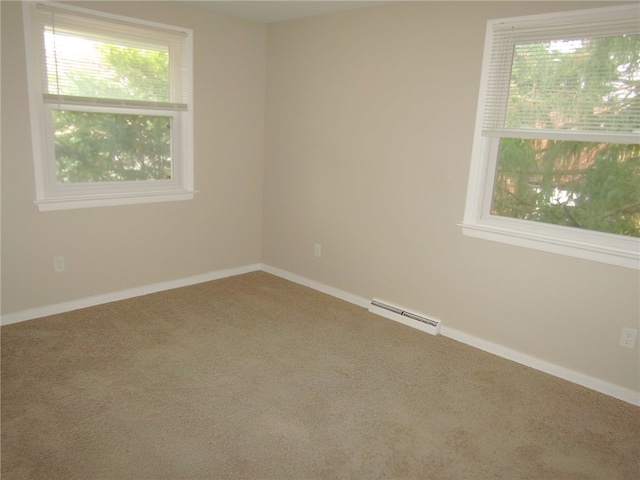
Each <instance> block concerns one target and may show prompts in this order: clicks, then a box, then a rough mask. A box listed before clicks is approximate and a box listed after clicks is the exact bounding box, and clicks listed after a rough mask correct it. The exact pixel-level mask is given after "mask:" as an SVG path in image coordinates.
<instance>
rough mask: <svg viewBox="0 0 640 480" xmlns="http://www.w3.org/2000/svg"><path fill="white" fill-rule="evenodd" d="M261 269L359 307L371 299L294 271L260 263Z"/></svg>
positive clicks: (367, 306) (364, 305)
mask: <svg viewBox="0 0 640 480" xmlns="http://www.w3.org/2000/svg"><path fill="white" fill-rule="evenodd" d="M262 270H263V271H265V272H267V273H270V274H272V275H275V276H276V277H281V278H284V279H285V280H290V281H292V282H293V283H298V284H300V285H304V286H305V287H309V288H313V289H314V290H318V291H319V292H322V293H326V294H327V295H331V296H332V297H336V298H339V299H340V300H345V301H346V302H349V303H353V304H354V305H358V306H359V307H363V308H369V303H371V300H367V299H366V298H363V297H359V296H357V295H353V294H351V293H348V292H345V291H344V290H340V289H338V288H334V287H330V286H329V285H325V284H324V283H320V282H316V281H315V280H309V279H308V278H305V277H301V276H300V275H296V274H295V273H291V272H288V271H286V270H281V269H279V268H276V267H272V266H271V265H265V264H262Z"/></svg>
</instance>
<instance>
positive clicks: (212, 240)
mask: <svg viewBox="0 0 640 480" xmlns="http://www.w3.org/2000/svg"><path fill="white" fill-rule="evenodd" d="M84 6H87V4H86V3H85V4H84ZM90 6H91V8H96V9H99V8H101V9H104V10H106V11H110V12H114V13H118V14H123V15H130V16H133V17H138V18H143V19H147V20H152V21H158V22H163V23H168V24H173V25H178V26H183V27H188V28H192V29H193V30H194V60H195V94H194V97H195V109H194V111H195V116H194V121H195V135H194V137H195V188H196V189H197V190H199V193H198V194H197V195H196V197H195V199H194V200H193V201H185V202H171V203H156V204H147V205H137V206H122V207H106V208H90V209H81V210H67V211H58V212H38V210H37V208H36V206H35V205H34V204H33V200H34V198H35V187H34V179H33V161H32V157H31V144H30V134H29V118H28V114H27V113H28V103H27V102H28V99H27V90H26V77H25V61H24V45H23V37H22V18H21V8H20V5H19V4H17V3H13V2H10V3H7V2H2V288H3V290H2V313H3V314H9V313H13V312H19V311H23V310H28V309H31V308H36V307H41V306H48V305H52V304H56V303H60V302H66V301H70V300H75V299H82V298H84V297H88V296H92V295H96V294H105V293H110V292H117V291H120V290H125V289H129V288H134V287H139V286H146V285H150V284H153V283H157V282H163V281H170V280H177V279H182V278H186V277H189V276H193V275H198V274H203V273H208V272H212V271H217V270H221V269H226V268H234V267H240V266H245V265H249V264H254V263H257V262H260V255H261V251H260V249H261V216H262V174H263V154H264V102H265V94H264V84H265V71H266V64H265V62H266V57H265V54H266V49H265V40H266V27H265V26H264V25H257V24H253V23H250V22H245V21H241V20H235V19H232V18H229V17H224V16H218V15H214V14H209V13H208V12H207V11H205V10H201V9H193V8H185V7H183V6H178V7H176V6H174V5H171V4H169V3H165V2H157V3H153V4H151V3H148V2H139V3H138V2H105V3H102V2H101V3H94V2H92V3H91V5H90ZM56 255H63V256H65V257H66V263H67V269H66V271H65V272H64V273H62V274H55V273H54V272H53V268H52V257H54V256H56Z"/></svg>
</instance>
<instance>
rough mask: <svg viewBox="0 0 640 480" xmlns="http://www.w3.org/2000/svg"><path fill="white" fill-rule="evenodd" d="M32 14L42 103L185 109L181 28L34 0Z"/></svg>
mask: <svg viewBox="0 0 640 480" xmlns="http://www.w3.org/2000/svg"><path fill="white" fill-rule="evenodd" d="M36 15H37V22H38V25H39V28H38V34H39V38H38V41H39V42H41V44H42V47H43V48H42V49H41V52H42V58H41V72H42V92H43V99H44V101H45V102H46V103H50V104H66V105H97V106H106V107H113V106H121V107H132V108H151V109H162V110H186V109H187V105H188V103H189V99H188V96H189V91H188V85H189V81H190V78H189V75H190V68H189V65H188V62H186V61H185V60H186V59H188V58H190V55H191V52H190V42H188V41H187V34H186V33H185V32H183V31H181V30H179V29H175V30H172V29H169V28H161V27H157V26H155V25H143V24H134V23H129V22H126V21H123V20H121V19H120V18H115V17H114V18H113V19H111V18H105V17H102V16H101V17H97V16H93V15H91V14H90V13H85V12H79V11H76V10H65V9H64V8H63V7H60V6H55V5H51V4H38V6H37V9H36Z"/></svg>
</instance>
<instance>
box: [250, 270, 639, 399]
mask: <svg viewBox="0 0 640 480" xmlns="http://www.w3.org/2000/svg"><path fill="white" fill-rule="evenodd" d="M262 270H264V271H265V272H267V273H271V274H273V275H276V276H278V277H282V278H284V279H286V280H290V281H292V282H294V283H299V284H301V285H304V286H307V287H311V288H313V289H314V290H318V291H320V292H323V293H326V294H328V295H331V296H333V297H337V298H339V299H341V300H346V301H347V302H350V303H353V304H355V305H358V306H360V307H363V308H369V304H370V302H371V300H370V299H366V298H362V297H358V296H356V295H352V294H350V293H348V292H345V291H343V290H339V289H337V288H334V287H330V286H328V285H324V284H322V283H318V282H316V281H314V280H309V279H308V278H305V277H301V276H300V275H296V274H294V273H291V272H287V271H285V270H281V269H279V268H275V267H272V266H270V265H264V264H263V265H262ZM440 334H441V335H442V336H444V337H448V338H451V339H452V340H456V341H458V342H461V343H464V344H466V345H469V346H471V347H474V348H477V349H479V350H483V351H485V352H488V353H491V354H493V355H497V356H498V357H502V358H505V359H507V360H511V361H513V362H516V363H519V364H521V365H525V366H527V367H531V368H533V369H535V370H539V371H541V372H544V373H548V374H549V375H553V376H554V377H558V378H561V379H563V380H567V381H569V382H572V383H577V384H578V385H582V386H583V387H586V388H589V389H591V390H595V391H596V392H600V393H604V394H605V395H609V396H610V397H614V398H617V399H618V400H623V401H625V402H628V403H631V404H632V405H636V406H639V407H640V392H636V391H635V390H631V389H630V388H625V387H621V386H619V385H615V384H613V383H609V382H605V381H603V380H600V379H598V378H595V377H590V376H589V375H585V374H583V373H580V372H576V371H574V370H570V369H568V368H565V367H561V366H559V365H556V364H553V363H550V362H546V361H544V360H540V359H538V358H535V357H532V356H530V355H526V354H524V353H521V352H518V351H517V350H512V349H510V348H507V347H504V346H502V345H498V344H496V343H492V342H488V341H486V340H482V339H480V338H478V337H474V336H473V335H469V334H467V333H464V332H461V331H459V330H456V329H454V328H449V327H446V326H444V325H441V328H440Z"/></svg>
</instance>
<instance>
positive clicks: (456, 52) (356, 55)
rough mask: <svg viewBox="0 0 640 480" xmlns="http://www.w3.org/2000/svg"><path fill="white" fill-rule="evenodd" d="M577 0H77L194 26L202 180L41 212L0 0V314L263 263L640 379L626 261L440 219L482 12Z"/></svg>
mask: <svg viewBox="0 0 640 480" xmlns="http://www.w3.org/2000/svg"><path fill="white" fill-rule="evenodd" d="M592 5H594V4H593V3H592V2H585V3H580V2H571V3H568V4H562V3H558V2H556V3H542V2H536V3H535V4H533V3H525V2H501V3H496V4H487V3H483V2H473V3H470V4H464V3H459V2H449V3H443V2H438V3H425V2H413V3H409V4H398V5H389V6H385V5H383V6H376V7H372V8H370V9H364V10H359V11H350V12H343V13H339V14H335V15H327V16H322V17H318V18H312V19H302V20H297V21H291V22H283V23H279V24H272V25H270V26H269V27H268V28H267V27H264V26H260V25H255V24H251V23H248V22H243V21H240V20H234V19H231V18H228V17H224V16H218V15H214V14H208V13H205V12H204V11H201V10H197V9H192V8H191V9H190V8H186V7H175V6H174V5H171V4H169V3H164V2H163V3H160V2H159V3H154V4H150V3H146V4H138V3H134V2H117V3H92V5H91V6H92V7H93V8H103V9H105V10H108V11H113V12H115V13H121V14H125V15H131V16H137V17H141V18H146V19H150V20H154V21H160V22H165V23H170V24H176V25H181V26H185V27H190V28H193V29H194V31H195V64H196V68H195V98H196V101H195V123H196V126H195V153H196V157H195V175H196V176H195V178H196V180H195V183H196V188H197V189H198V190H200V193H199V194H198V195H197V196H196V199H195V200H193V201H191V202H176V203H160V204H149V205H139V206H123V207H109V208H94V209H82V210H70V211H60V212H43V213H40V212H38V211H37V209H36V207H35V206H34V205H33V199H34V197H35V194H34V185H33V166H32V159H31V156H30V155H31V154H30V148H31V147H30V137H29V133H28V132H29V122H28V116H27V96H26V79H25V66H24V51H23V39H22V29H21V18H20V8H19V7H18V6H17V5H15V4H11V3H6V2H2V152H1V153H2V313H3V314H10V313H13V312H20V311H23V310H28V309H32V308H37V307H41V306H48V305H52V304H56V303H60V302H66V301H71V300H76V299H82V298H85V297H88V296H91V295H96V294H104V293H109V292H115V291H120V290H125V289H129V288H134V287H138V286H145V285H149V284H153V283H156V282H162V281H170V280H176V279H181V278H185V277H189V276H192V275H198V274H201V273H206V272H212V271H217V270H221V269H225V268H234V267H240V266H244V265H249V264H253V263H257V262H260V261H262V262H264V263H265V264H268V265H271V266H274V267H278V268H281V269H284V270H287V271H289V272H292V273H294V274H298V275H301V276H304V277H307V278H309V279H311V280H314V281H317V282H321V283H324V284H326V285H329V286H332V287H335V288H338V289H342V290H344V291H346V292H349V293H352V294H355V295H359V296H361V297H364V298H371V297H381V298H384V299H386V300H388V301H391V302H395V303H398V304H401V305H404V306H406V307H408V308H411V309H414V310H416V311H419V312H422V313H425V314H428V315H431V316H433V317H436V318H439V319H441V320H442V321H443V324H444V325H445V326H447V327H449V328H454V329H457V330H459V331H462V332H465V333H467V334H469V335H474V336H476V337H478V338H480V339H485V340H487V341H490V342H494V343H496V344H500V345H503V346H505V347H507V348H511V349H514V350H517V351H520V352H523V353H524V354H528V355H532V356H534V357H538V358H540V359H542V360H545V361H548V362H552V363H554V364H557V365H559V366H561V367H564V368H567V369H570V370H574V371H576V372H582V373H584V374H586V375H589V376H593V377H595V378H599V379H602V380H604V381H606V382H610V383H613V384H616V385H619V386H621V387H625V388H630V389H634V390H640V385H639V381H640V380H639V379H640V372H639V368H640V367H639V358H638V347H636V349H635V350H628V349H623V348H621V347H619V346H618V345H617V343H618V339H619V335H620V330H621V328H622V327H623V326H629V327H634V328H639V327H640V325H639V322H640V320H639V318H640V311H639V309H640V293H639V292H640V285H639V276H638V272H637V271H633V270H628V269H624V268H619V267H612V266H607V265H604V264H597V263H592V262H588V261H585V260H579V259H574V258H568V257H563V256H559V255H553V254H549V253H544V252H538V251H534V250H527V249H524V248H520V247H512V246H507V245H503V244H498V243H492V242H488V241H484V240H479V239H474V238H468V237H464V236H463V235H462V232H461V230H460V228H459V227H458V226H456V224H457V223H458V222H460V221H461V220H462V217H463V210H464V203H465V196H466V184H467V178H468V169H469V162H470V155H471V143H472V135H473V128H474V124H473V123H474V118H475V109H476V102H477V94H478V83H479V78H480V67H481V60H482V59H481V57H482V48H483V47H482V43H483V39H484V29H485V24H486V20H487V19H489V18H499V17H505V16H514V15H520V14H526V13H537V12H544V11H550V10H566V9H571V8H579V7H584V6H592ZM151 6H152V8H151ZM266 32H268V35H266ZM267 59H268V64H267ZM265 78H266V83H265ZM265 84H266V96H265ZM265 105H266V122H265ZM265 125H266V127H265ZM265 128H266V129H265ZM265 139H266V141H265ZM265 146H266V147H265ZM263 155H264V164H263ZM263 167H264V173H263ZM263 189H264V192H263ZM263 193H264V196H263ZM316 242H317V243H321V244H322V247H323V256H322V258H320V259H318V258H315V257H314V256H313V244H314V243H316ZM56 255H64V256H65V257H66V259H67V271H65V272H64V273H63V274H55V273H54V272H53V268H52V257H54V256H56Z"/></svg>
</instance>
